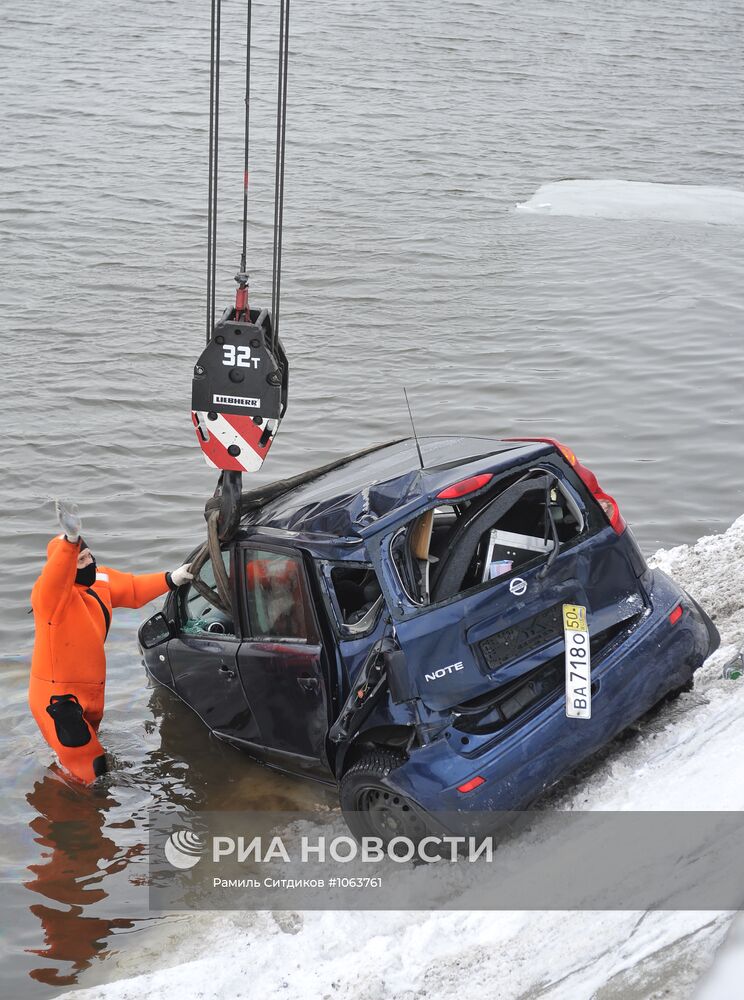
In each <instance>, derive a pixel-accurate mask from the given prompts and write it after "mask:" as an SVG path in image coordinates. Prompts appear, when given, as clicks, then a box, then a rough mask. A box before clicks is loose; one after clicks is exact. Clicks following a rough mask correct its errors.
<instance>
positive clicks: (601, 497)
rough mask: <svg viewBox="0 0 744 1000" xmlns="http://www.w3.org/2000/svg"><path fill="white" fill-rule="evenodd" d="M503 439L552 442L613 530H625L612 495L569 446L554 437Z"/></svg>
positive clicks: (618, 531) (617, 531) (622, 518)
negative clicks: (603, 487)
mask: <svg viewBox="0 0 744 1000" xmlns="http://www.w3.org/2000/svg"><path fill="white" fill-rule="evenodd" d="M504 440H505V441H543V442H544V443H545V444H552V445H553V447H554V448H557V450H558V451H559V452H560V453H561V455H563V457H564V458H565V459H566V461H567V462H568V464H569V465H570V466H571V468H572V469H573V470H574V472H575V473H576V475H577V476H578V477H579V479H580V480H581V481H582V483H583V484H584V486H586V488H587V489H588V490H589V492H590V493H591V495H592V496H593V497H594V499H595V500H596V501H597V503H598V504H599V506H600V507H601V508H602V512H603V514H604V516H605V517H606V518H607V520H608V521H609V522H610V525H611V526H612V528H613V530H614V531H615V532H616V533H617V534H618V535H622V533H623V532H624V531H625V528H626V527H627V525H626V524H625V518H624V517H623V515H622V514H621V513H620V508H619V507H618V505H617V502H616V501H615V499H614V497H611V496H610V494H609V493H606V492H605V491H604V490H603V489H602V487H601V486H600V485H599V483H598V482H597V477H596V476H595V475H594V473H593V472H592V470H591V469H587V467H586V466H585V465H582V464H581V462H580V461H579V460H578V458H577V457H576V455H575V454H574V452H573V451H571V449H570V448H568V447H567V446H566V445H565V444H561V443H560V441H556V439H555V438H524V437H518V438H504Z"/></svg>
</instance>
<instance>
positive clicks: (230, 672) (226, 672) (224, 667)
mask: <svg viewBox="0 0 744 1000" xmlns="http://www.w3.org/2000/svg"><path fill="white" fill-rule="evenodd" d="M220 673H221V674H224V675H225V676H226V677H227V678H230V677H234V676H235V671H234V670H232V669H231V668H230V667H228V665H227V664H226V663H221V664H220Z"/></svg>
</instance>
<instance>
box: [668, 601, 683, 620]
mask: <svg viewBox="0 0 744 1000" xmlns="http://www.w3.org/2000/svg"><path fill="white" fill-rule="evenodd" d="M681 617H682V605H681V604H678V605H677V607H676V608H675V609H674V611H672V613H671V614H670V615H669V621H670V623H671V624H672V625H676V624H677V622H678V621H679V620H680V618H681Z"/></svg>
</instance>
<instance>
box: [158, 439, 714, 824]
mask: <svg viewBox="0 0 744 1000" xmlns="http://www.w3.org/2000/svg"><path fill="white" fill-rule="evenodd" d="M420 452H421V454H420V457H419V451H418V449H417V446H416V442H415V441H413V440H404V441H398V442H394V443H392V444H387V445H383V446H381V447H378V448H374V449H369V450H367V451H366V452H362V453H359V454H357V455H352V456H350V457H349V458H346V459H344V460H342V461H338V462H334V463H332V464H331V465H329V466H325V467H324V468H322V469H319V470H315V471H313V472H309V473H306V474H303V475H301V476H297V477H295V478H294V479H291V480H286V481H283V482H279V483H275V484H272V485H270V486H266V487H262V488H260V489H257V490H254V491H253V492H250V493H244V494H243V496H242V501H241V522H240V529H239V531H238V533H237V534H236V536H235V537H234V539H233V541H232V542H231V544H230V545H229V546H227V547H226V548H225V549H224V551H222V552H221V554H220V563H221V564H223V565H220V566H218V567H215V566H214V565H213V564H212V563H211V562H208V563H206V565H205V566H204V567H203V569H202V570H201V572H200V575H199V577H198V578H197V579H196V580H195V581H194V583H193V584H190V585H187V586H184V587H181V588H180V589H179V590H178V591H176V592H174V593H172V594H170V595H169V596H168V597H167V599H166V602H165V606H164V609H163V612H162V613H160V614H158V615H155V616H154V617H153V618H151V619H149V620H148V621H147V622H145V623H144V624H143V625H142V627H141V629H140V644H141V646H142V648H143V650H144V661H145V664H146V667H147V670H148V671H149V673H150V674H151V675H152V677H153V678H154V679H155V680H156V681H158V682H159V683H160V684H162V685H164V686H166V687H168V688H170V689H171V690H172V691H173V692H174V693H175V694H176V695H178V697H180V698H181V699H182V700H183V701H184V702H186V704H187V705H189V706H190V707H191V708H192V709H193V710H194V711H195V712H196V713H197V714H198V715H199V716H200V718H201V719H202V720H203V721H204V723H205V725H207V726H208V727H209V729H210V730H211V731H212V732H213V733H214V734H215V736H217V737H219V738H220V739H222V740H226V741H228V742H230V743H232V744H234V745H235V746H236V747H239V748H241V749H243V750H245V751H246V752H247V753H249V754H250V755H251V756H252V757H254V758H256V759H257V760H260V761H262V762H264V763H265V764H267V765H269V766H271V767H275V768H279V769H281V770H283V771H287V772H291V773H294V774H297V775H302V776H304V777H308V778H315V779H318V780H320V781H324V782H333V783H336V784H338V786H339V791H340V799H341V805H342V808H343V809H344V812H345V814H346V816H347V821H348V822H349V825H350V827H351V828H352V830H353V832H354V833H355V834H356V835H357V836H362V835H375V836H385V835H386V834H387V835H390V833H391V832H393V831H394V832H395V833H396V834H400V833H412V834H416V833H417V832H418V831H420V830H421V829H422V824H426V823H427V821H428V820H429V819H432V818H433V814H436V813H444V812H447V813H460V814H462V813H463V812H471V811H483V810H488V811H496V810H513V809H517V808H522V807H524V806H526V805H527V804H529V803H530V802H531V801H532V800H534V799H535V798H536V797H537V796H538V795H539V794H540V793H541V792H542V791H543V790H544V789H546V788H547V787H548V786H550V785H551V784H552V783H554V782H555V781H557V780H558V779H559V778H561V777H562V776H563V775H564V774H566V772H568V771H570V770H571V769H572V768H574V767H575V766H576V765H577V764H578V763H579V762H580V761H582V760H584V759H585V758H587V757H588V756H590V755H591V754H592V753H594V752H595V751H597V750H598V749H599V748H601V747H602V746H604V745H605V744H606V743H608V741H610V740H611V739H612V738H613V737H614V736H616V735H617V734H618V733H619V732H620V731H621V730H622V729H624V728H625V727H627V726H628V725H629V724H630V723H632V722H634V721H635V720H636V719H638V718H639V717H640V716H641V715H643V714H644V713H645V712H647V711H648V710H649V709H650V708H651V707H652V706H653V705H654V704H656V703H657V702H658V701H659V700H660V699H662V698H664V697H665V696H666V695H667V694H669V693H670V692H674V691H676V690H678V689H681V688H683V687H685V686H686V685H688V684H689V683H690V681H691V678H692V675H693V673H694V671H695V670H696V669H697V668H698V667H699V666H700V665H701V664H702V663H703V661H704V660H705V659H706V657H707V656H708V655H709V654H710V653H711V652H712V651H713V650H714V649H715V648H716V647H717V645H718V643H719V638H718V633H717V631H716V628H715V626H714V625H713V623H712V622H711V621H710V619H709V618H708V616H707V615H706V613H705V612H704V611H703V610H702V609H701V608H700V607H699V606H698V604H697V603H696V602H695V601H694V600H693V598H691V597H690V596H689V595H688V594H687V593H686V592H685V591H684V590H682V589H681V588H680V587H679V586H678V585H677V584H676V583H674V582H673V581H672V580H670V579H669V578H668V577H667V576H666V575H665V574H664V573H662V572H661V571H660V570H652V569H649V567H648V566H647V564H646V562H645V560H644V558H643V556H642V554H641V552H640V550H639V548H638V545H637V544H636V542H635V540H634V538H633V535H632V533H631V531H630V529H629V528H628V527H627V526H626V524H625V522H624V520H623V518H622V515H621V513H620V511H619V509H618V506H617V503H616V502H615V500H614V499H613V498H612V497H611V496H610V495H609V494H608V493H606V492H605V491H604V490H602V489H601V487H600V486H599V484H598V482H597V479H596V477H595V476H594V475H593V473H591V472H590V471H589V470H588V469H587V468H586V467H584V466H583V465H582V464H581V463H580V462H579V461H578V459H577V458H576V456H575V455H574V454H573V453H572V452H571V451H570V449H568V448H566V447H564V446H563V445H560V444H558V443H557V442H555V441H552V440H547V439H545V440H504V441H499V440H491V439H486V438H463V437H437V438H423V439H421V440H420ZM215 569H216V570H217V571H218V572H215ZM220 579H221V580H222V581H223V584H222V587H221V588H220V587H219V586H218V585H217V584H218V581H219V580H220ZM220 589H221V590H222V594H220V592H219V591H220Z"/></svg>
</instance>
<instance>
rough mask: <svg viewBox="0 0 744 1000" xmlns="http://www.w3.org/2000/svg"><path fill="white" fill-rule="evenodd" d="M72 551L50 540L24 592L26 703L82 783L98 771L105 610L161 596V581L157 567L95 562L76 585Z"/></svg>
mask: <svg viewBox="0 0 744 1000" xmlns="http://www.w3.org/2000/svg"><path fill="white" fill-rule="evenodd" d="M79 550H80V542H79V541H78V542H69V541H68V540H67V539H66V538H65V536H64V535H61V536H59V537H57V538H53V539H52V541H51V542H50V543H49V545H48V546H47V561H46V565H45V566H44V569H43V570H42V571H41V576H40V577H39V579H38V580H37V581H36V583H35V584H34V588H33V590H32V591H31V607H32V608H33V612H34V622H35V623H36V641H35V643H34V654H33V659H32V660H31V681H30V684H29V689H28V701H29V705H30V706H31V711H32V713H33V716H34V718H35V719H36V722H37V725H38V726H39V729H40V730H41V734H42V736H43V737H44V739H45V740H46V741H47V743H48V744H49V746H50V747H51V748H52V749H53V750H54V752H55V753H56V754H57V756H58V757H59V760H60V763H61V764H62V765H63V766H64V767H66V768H67V769H68V770H69V771H72V773H73V774H74V775H75V776H76V777H78V778H80V779H81V780H82V781H93V780H94V778H96V777H97V776H98V775H99V774H103V772H104V771H105V770H106V756H105V751H104V749H103V747H102V746H101V744H100V743H99V741H98V736H97V732H98V726H99V723H100V721H101V718H102V716H103V698H104V687H105V684H106V656H105V654H104V651H103V644H104V641H105V639H106V635H107V634H108V629H109V625H110V623H111V611H112V609H113V608H140V607H142V605H143V604H147V602H148V601H152V600H154V599H155V598H156V597H159V596H160V595H161V594H164V593H165V591H166V590H167V589H168V582H167V580H166V574H165V573H148V574H145V575H144V576H133V575H132V574H131V573H119V572H118V571H117V570H115V569H107V568H105V567H98V568H97V572H96V582H95V583H94V584H93V586H92V587H84V586H81V585H80V584H77V583H75V575H76V573H77V557H78V553H79Z"/></svg>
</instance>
